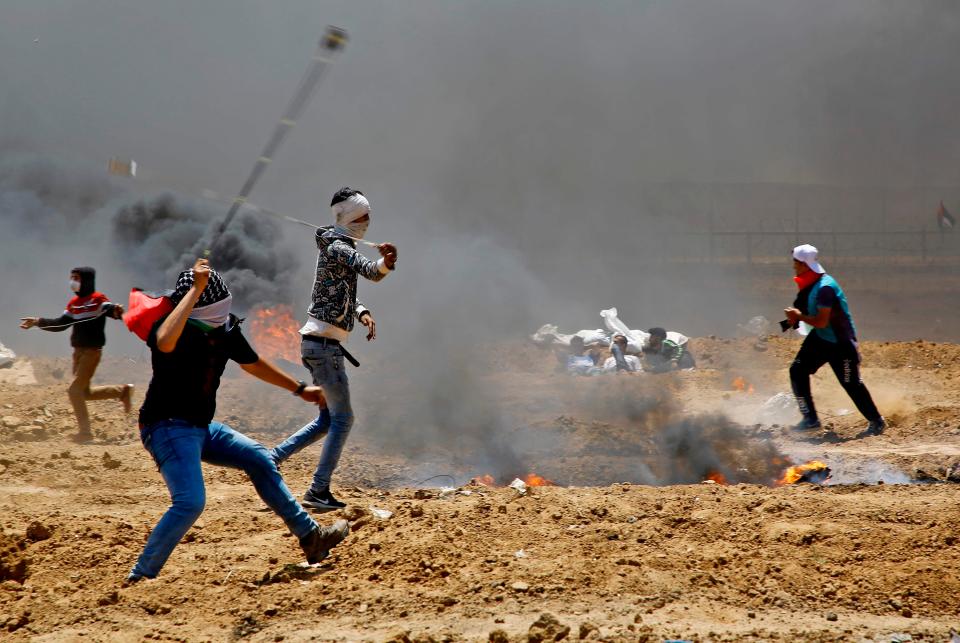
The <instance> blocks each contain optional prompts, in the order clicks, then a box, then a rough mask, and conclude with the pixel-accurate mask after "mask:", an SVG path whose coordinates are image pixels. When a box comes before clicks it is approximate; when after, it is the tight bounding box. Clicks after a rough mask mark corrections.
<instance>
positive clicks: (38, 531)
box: [27, 520, 53, 542]
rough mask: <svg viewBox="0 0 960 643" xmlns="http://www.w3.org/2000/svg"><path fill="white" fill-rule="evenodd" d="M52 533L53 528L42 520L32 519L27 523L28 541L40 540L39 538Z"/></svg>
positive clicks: (42, 538) (48, 536) (41, 538)
mask: <svg viewBox="0 0 960 643" xmlns="http://www.w3.org/2000/svg"><path fill="white" fill-rule="evenodd" d="M52 535H53V530H52V529H50V527H47V526H46V525H44V524H43V523H42V522H39V521H36V520H34V521H33V522H31V523H30V524H29V525H27V540H29V541H30V542H40V541H41V540H46V539H48V538H50V536H52Z"/></svg>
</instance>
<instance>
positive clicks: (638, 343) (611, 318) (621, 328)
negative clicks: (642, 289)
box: [600, 308, 650, 355]
mask: <svg viewBox="0 0 960 643" xmlns="http://www.w3.org/2000/svg"><path fill="white" fill-rule="evenodd" d="M600 316H601V317H603V324H604V326H606V327H607V329H608V330H609V331H610V332H611V333H612V334H614V335H623V336H624V337H626V338H627V353H628V354H630V355H638V354H639V353H640V352H642V351H643V345H644V344H646V343H647V338H649V337H650V335H649V334H648V333H645V332H644V331H642V330H630V329H629V328H627V325H626V324H624V323H623V322H622V321H620V318H619V317H618V316H617V309H616V308H607V309H606V310H601V311H600ZM610 341H613V337H612V336H611V338H610Z"/></svg>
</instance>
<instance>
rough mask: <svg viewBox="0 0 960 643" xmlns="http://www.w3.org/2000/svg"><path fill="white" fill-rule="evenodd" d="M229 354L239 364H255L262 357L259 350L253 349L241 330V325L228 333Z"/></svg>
mask: <svg viewBox="0 0 960 643" xmlns="http://www.w3.org/2000/svg"><path fill="white" fill-rule="evenodd" d="M227 356H228V357H229V358H230V359H232V360H233V361H235V362H236V363H237V364H253V363H255V362H257V361H259V359H260V356H259V355H257V351H255V350H253V347H252V346H251V345H250V342H248V341H247V338H246V337H244V336H243V333H242V332H240V327H239V326H235V327H234V328H233V329H231V330H230V332H229V333H227Z"/></svg>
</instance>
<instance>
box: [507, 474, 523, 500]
mask: <svg viewBox="0 0 960 643" xmlns="http://www.w3.org/2000/svg"><path fill="white" fill-rule="evenodd" d="M507 486H508V487H510V488H511V489H516V490H517V493H519V494H520V495H521V496H522V495H524V494H526V493H527V483H526V482H524V481H523V480H521V479H520V478H514V479H513V482H511V483H510V484H508V485H507Z"/></svg>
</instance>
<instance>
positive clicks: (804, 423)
mask: <svg viewBox="0 0 960 643" xmlns="http://www.w3.org/2000/svg"><path fill="white" fill-rule="evenodd" d="M821 426H822V425H821V424H820V420H811V419H809V418H803V419H802V420H800V422H799V423H798V424H794V425H793V427H792V428H793V430H794V431H813V430H814V429H819V428H821Z"/></svg>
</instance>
